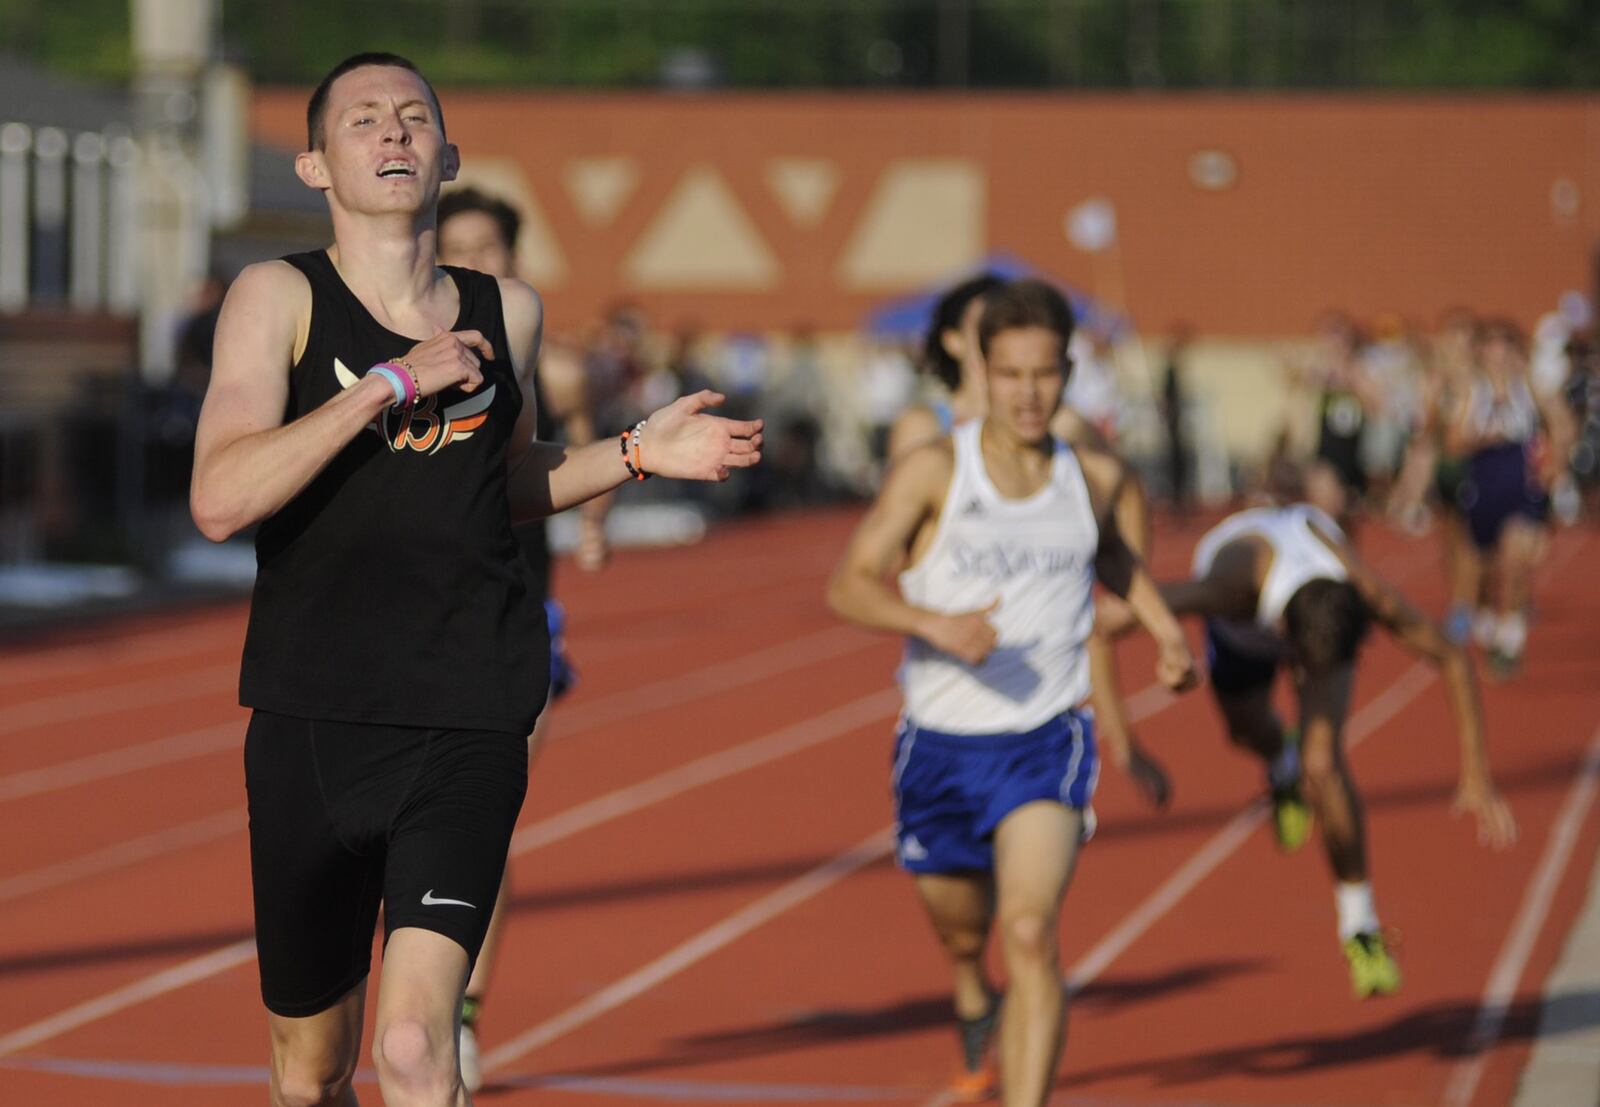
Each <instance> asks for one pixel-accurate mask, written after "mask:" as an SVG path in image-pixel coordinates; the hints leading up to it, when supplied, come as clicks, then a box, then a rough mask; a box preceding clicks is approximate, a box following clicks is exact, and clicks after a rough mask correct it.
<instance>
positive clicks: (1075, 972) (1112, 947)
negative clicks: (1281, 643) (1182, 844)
mask: <svg viewBox="0 0 1600 1107" xmlns="http://www.w3.org/2000/svg"><path fill="white" fill-rule="evenodd" d="M1433 679H1434V672H1433V668H1432V667H1431V666H1430V665H1428V664H1427V663H1426V662H1421V661H1419V662H1417V663H1416V664H1414V665H1412V666H1411V668H1409V669H1407V670H1406V671H1405V673H1404V674H1403V675H1402V676H1401V677H1400V679H1399V680H1397V681H1395V682H1394V683H1393V684H1392V685H1390V686H1389V687H1388V688H1386V689H1384V691H1383V692H1382V693H1380V694H1379V695H1378V696H1377V697H1376V698H1375V699H1373V701H1372V702H1371V703H1369V704H1367V705H1366V706H1365V707H1363V708H1362V709H1361V710H1360V711H1358V712H1356V714H1355V715H1354V716H1352V717H1351V719H1350V723H1349V727H1348V729H1347V730H1346V732H1345V733H1346V738H1345V741H1346V747H1347V748H1348V749H1354V748H1355V747H1356V746H1358V745H1360V744H1361V742H1362V741H1363V740H1364V739H1365V738H1366V737H1367V736H1368V735H1370V734H1373V733H1374V732H1376V731H1377V730H1378V728H1379V727H1381V726H1383V724H1384V723H1387V722H1388V721H1389V720H1390V719H1392V718H1394V717H1395V715H1397V714H1399V712H1400V710H1401V708H1403V707H1405V706H1406V705H1407V704H1409V703H1410V702H1411V701H1412V700H1414V699H1416V697H1417V695H1418V694H1419V693H1420V692H1421V691H1422V690H1423V689H1424V688H1426V687H1428V685H1429V684H1431V683H1433ZM1267 810H1268V805H1267V803H1266V802H1265V801H1264V800H1257V801H1256V802H1254V803H1252V804H1251V805H1250V806H1249V807H1247V808H1245V809H1244V810H1243V811H1241V812H1239V814H1237V815H1235V816H1234V817H1233V818H1232V819H1230V820H1229V821H1228V823H1227V825H1226V826H1224V827H1223V828H1222V829H1221V830H1219V831H1218V832H1217V833H1216V834H1214V835H1213V836H1212V837H1211V838H1210V839H1209V840H1208V841H1207V842H1206V844H1205V845H1203V846H1201V847H1200V849H1199V850H1197V851H1196V852H1195V853H1194V855H1193V856H1191V857H1190V858H1189V860H1187V861H1185V862H1184V863H1183V864H1182V865H1181V866H1179V868H1178V869H1177V871H1176V872H1174V873H1173V874H1172V875H1171V876H1169V877H1167V879H1166V880H1164V881H1162V883H1161V884H1160V886H1159V887H1157V888H1156V890H1155V891H1154V892H1151V893H1150V895H1149V896H1148V897H1147V898H1146V899H1145V900H1144V902H1143V903H1141V904H1139V906H1138V907H1136V908H1134V910H1133V912H1132V913H1131V914H1129V915H1128V916H1127V917H1126V918H1125V919H1123V920H1122V921H1121V922H1120V923H1118V924H1117V925H1116V926H1115V927H1114V928H1112V930H1111V932H1110V933H1109V934H1107V935H1106V936H1105V937H1104V938H1102V939H1100V941H1099V942H1097V943H1096V944H1095V946H1094V947H1093V948H1092V949H1090V950H1089V951H1088V952H1087V953H1085V954H1084V955H1083V956H1082V957H1081V958H1079V960H1078V963H1077V964H1075V965H1073V966H1072V969H1071V970H1070V971H1069V972H1068V973H1067V989H1068V991H1071V992H1077V991H1081V990H1082V989H1083V987H1084V985H1086V984H1088V983H1089V982H1090V981H1091V980H1093V979H1094V978H1095V977H1097V976H1099V975H1100V974H1101V973H1102V972H1104V971H1105V969H1106V968H1107V967H1108V966H1109V965H1110V964H1111V963H1112V962H1113V961H1115V960H1116V959H1117V958H1118V957H1120V956H1121V955H1122V954H1123V952H1124V951H1126V950H1127V948H1128V947H1129V946H1131V945H1133V943H1134V942H1136V941H1138V940H1139V938H1140V937H1142V936H1143V935H1144V933H1145V932H1146V931H1147V930H1149V929H1150V928H1151V927H1152V926H1154V925H1155V924H1156V923H1157V922H1158V921H1160V920H1161V919H1162V918H1163V917H1164V916H1166V914H1167V913H1168V912H1170V911H1171V910H1172V909H1173V908H1174V907H1176V906H1177V904H1178V902H1179V901H1180V900H1182V899H1183V897H1184V896H1186V895H1188V894H1189V893H1190V892H1192V891H1193V890H1194V889H1195V887H1196V886H1197V885H1198V884H1199V883H1200V882H1201V881H1202V880H1204V879H1205V878H1206V877H1208V876H1210V875H1211V874H1212V873H1213V872H1215V871H1216V869H1217V867H1218V866H1219V865H1221V864H1222V863H1223V862H1224V861H1226V860H1227V859H1228V858H1229V857H1231V856H1232V855H1233V853H1234V851H1236V850H1237V849H1238V848H1239V847H1240V846H1242V845H1244V843H1245V840H1246V839H1247V838H1249V837H1250V834H1251V832H1252V831H1254V830H1255V829H1256V827H1258V826H1260V825H1261V823H1262V822H1264V821H1265V820H1266V817H1267Z"/></svg>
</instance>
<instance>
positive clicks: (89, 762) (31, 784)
mask: <svg viewBox="0 0 1600 1107" xmlns="http://www.w3.org/2000/svg"><path fill="white" fill-rule="evenodd" d="M243 742H244V723H243V721H239V722H232V723H219V724H218V725H216V726H210V727H206V728H205V729H203V730H191V731H189V732H188V733H187V734H175V735H173V736H172V737H170V738H155V739H152V740H151V741H149V742H141V743H139V744H138V745H136V746H125V747H123V748H122V749H119V750H112V751H111V752H110V753H96V754H91V755H89V756H88V757H79V758H75V759H74V760H72V761H63V762H60V763H59V764H56V765H47V766H45V767H44V768H42V769H29V770H27V771H26V772H20V773H12V774H11V775H10V776H0V803H7V802H9V801H11V800H18V799H23V798H25V797H27V796H37V795H42V794H43V793H46V792H58V791H60V790H61V789H63V788H71V787H74V786H76V785H79V784H87V783H88V782H89V781H91V780H104V779H105V778H107V777H112V776H122V775H123V774H125V773H132V772H137V771H139V770H141V769H149V768H153V767H155V766H157V765H171V764H173V763H174V762H178V761H187V760H189V759H190V758H192V757H204V756H206V755H207V754H212V753H217V752H219V751H221V750H225V749H230V748H235V747H242V743H243Z"/></svg>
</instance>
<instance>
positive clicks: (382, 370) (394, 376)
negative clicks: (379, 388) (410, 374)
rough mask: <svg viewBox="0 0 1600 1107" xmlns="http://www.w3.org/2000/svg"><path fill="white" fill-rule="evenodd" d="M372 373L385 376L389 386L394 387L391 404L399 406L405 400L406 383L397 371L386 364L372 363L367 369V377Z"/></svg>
mask: <svg viewBox="0 0 1600 1107" xmlns="http://www.w3.org/2000/svg"><path fill="white" fill-rule="evenodd" d="M374 373H377V374H379V375H381V376H383V377H385V378H387V379H388V381H389V387H390V388H392V389H394V405H393V406H395V407H399V406H400V405H401V404H403V403H405V402H406V385H405V382H404V381H402V380H401V379H400V374H399V373H396V372H395V371H394V370H393V369H391V368H389V367H388V366H387V365H374V366H373V367H372V368H371V369H368V370H367V376H369V377H370V376H372V374H374Z"/></svg>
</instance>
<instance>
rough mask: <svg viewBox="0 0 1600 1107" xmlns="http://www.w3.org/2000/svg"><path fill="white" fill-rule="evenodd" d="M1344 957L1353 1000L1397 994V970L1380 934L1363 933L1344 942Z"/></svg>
mask: <svg viewBox="0 0 1600 1107" xmlns="http://www.w3.org/2000/svg"><path fill="white" fill-rule="evenodd" d="M1344 957H1345V960H1346V961H1349V962H1350V987H1351V990H1352V991H1354V992H1355V995H1356V998H1357V999H1366V998H1368V997H1369V996H1386V995H1392V994H1394V993H1395V992H1397V991H1399V990H1400V966H1399V965H1397V964H1395V960H1394V958H1393V957H1392V956H1390V954H1389V947H1388V946H1387V945H1386V944H1385V943H1384V940H1383V935H1382V934H1378V933H1375V932H1372V931H1364V932H1362V933H1360V934H1357V935H1356V936H1355V937H1353V938H1349V939H1346V941H1345V943H1344Z"/></svg>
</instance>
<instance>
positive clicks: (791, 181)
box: [765, 158, 839, 227]
mask: <svg viewBox="0 0 1600 1107" xmlns="http://www.w3.org/2000/svg"><path fill="white" fill-rule="evenodd" d="M765 173H766V178H767V187H768V188H770V189H772V192H773V195H774V196H776V197H777V198H778V205H779V206H780V207H782V208H783V211H784V214H785V215H787V216H788V217H789V218H790V219H792V220H794V222H795V224H796V225H798V226H801V227H815V226H816V225H817V224H818V223H820V222H822V217H823V216H825V215H827V214H828V206H829V205H830V204H832V203H833V195H834V193H835V192H836V191H838V188H839V167H838V166H837V165H836V164H834V163H833V162H831V161H829V160H827V159H826V158H773V159H772V160H771V161H769V162H767V164H766V167H765Z"/></svg>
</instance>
